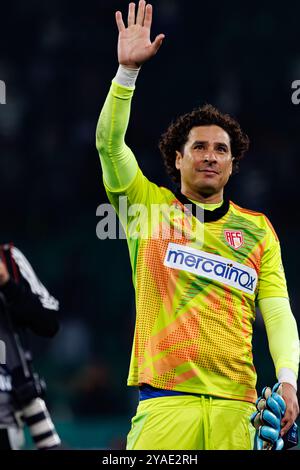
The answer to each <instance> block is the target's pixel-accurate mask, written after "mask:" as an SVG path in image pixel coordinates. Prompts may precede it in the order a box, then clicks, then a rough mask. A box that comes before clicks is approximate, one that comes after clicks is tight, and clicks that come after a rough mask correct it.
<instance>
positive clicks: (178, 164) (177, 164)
mask: <svg viewBox="0 0 300 470" xmlns="http://www.w3.org/2000/svg"><path fill="white" fill-rule="evenodd" d="M181 160H182V155H181V153H180V152H179V151H178V150H176V160H175V166H176V169H177V170H180V168H181Z"/></svg>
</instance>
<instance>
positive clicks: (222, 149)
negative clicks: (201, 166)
mask: <svg viewBox="0 0 300 470" xmlns="http://www.w3.org/2000/svg"><path fill="white" fill-rule="evenodd" d="M218 151H219V152H223V153H224V152H227V148H226V147H223V146H221V147H218Z"/></svg>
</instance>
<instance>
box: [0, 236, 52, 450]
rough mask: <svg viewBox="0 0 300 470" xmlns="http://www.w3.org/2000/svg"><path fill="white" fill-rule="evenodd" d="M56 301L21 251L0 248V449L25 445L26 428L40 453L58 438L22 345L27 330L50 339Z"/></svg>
mask: <svg viewBox="0 0 300 470" xmlns="http://www.w3.org/2000/svg"><path fill="white" fill-rule="evenodd" d="M58 310H59V302H58V301H57V300H56V299H55V298H54V297H52V296H51V295H50V294H49V292H48V291H47V289H46V288H45V287H44V286H43V284H42V283H41V282H40V280H39V279H38V278H37V276H36V274H35V272H34V270H33V269H32V267H31V265H30V263H29V262H28V260H27V259H26V258H25V256H24V255H23V253H22V252H21V251H20V250H19V249H18V248H16V247H15V246H13V245H12V244H6V245H0V340H1V345H2V358H1V361H0V450H3V449H18V448H20V446H21V445H22V444H23V440H24V439H23V430H22V428H23V426H24V424H26V425H27V426H28V427H29V431H30V433H31V436H32V438H33V441H34V443H35V446H36V447H37V448H38V449H49V448H55V447H57V446H58V445H59V444H60V439H59V437H58V435H57V433H56V431H55V428H54V425H53V423H52V421H51V418H50V416H49V413H48V411H47V408H46V405H45V402H44V400H43V399H42V396H43V391H44V385H43V382H42V381H41V380H40V379H39V378H38V376H37V375H36V374H35V373H34V372H33V370H32V365H31V353H30V350H29V348H28V347H27V346H24V344H25V343H24V335H26V330H27V329H29V330H31V331H32V332H33V333H35V334H36V335H39V336H44V337H48V338H49V337H53V336H54V335H55V334H56V333H57V331H58V328H59V322H58V315H57V313H58Z"/></svg>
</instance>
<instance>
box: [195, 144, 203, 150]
mask: <svg viewBox="0 0 300 470" xmlns="http://www.w3.org/2000/svg"><path fill="white" fill-rule="evenodd" d="M195 149H203V144H197V145H195Z"/></svg>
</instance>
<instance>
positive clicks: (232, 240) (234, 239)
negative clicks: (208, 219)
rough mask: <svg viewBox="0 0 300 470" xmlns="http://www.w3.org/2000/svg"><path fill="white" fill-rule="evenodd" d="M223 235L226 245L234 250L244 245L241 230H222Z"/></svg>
mask: <svg viewBox="0 0 300 470" xmlns="http://www.w3.org/2000/svg"><path fill="white" fill-rule="evenodd" d="M224 235H225V238H226V241H227V243H228V244H229V245H230V246H231V247H232V248H234V249H235V250H238V249H239V248H241V246H243V245H244V236H243V232H242V230H224Z"/></svg>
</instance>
